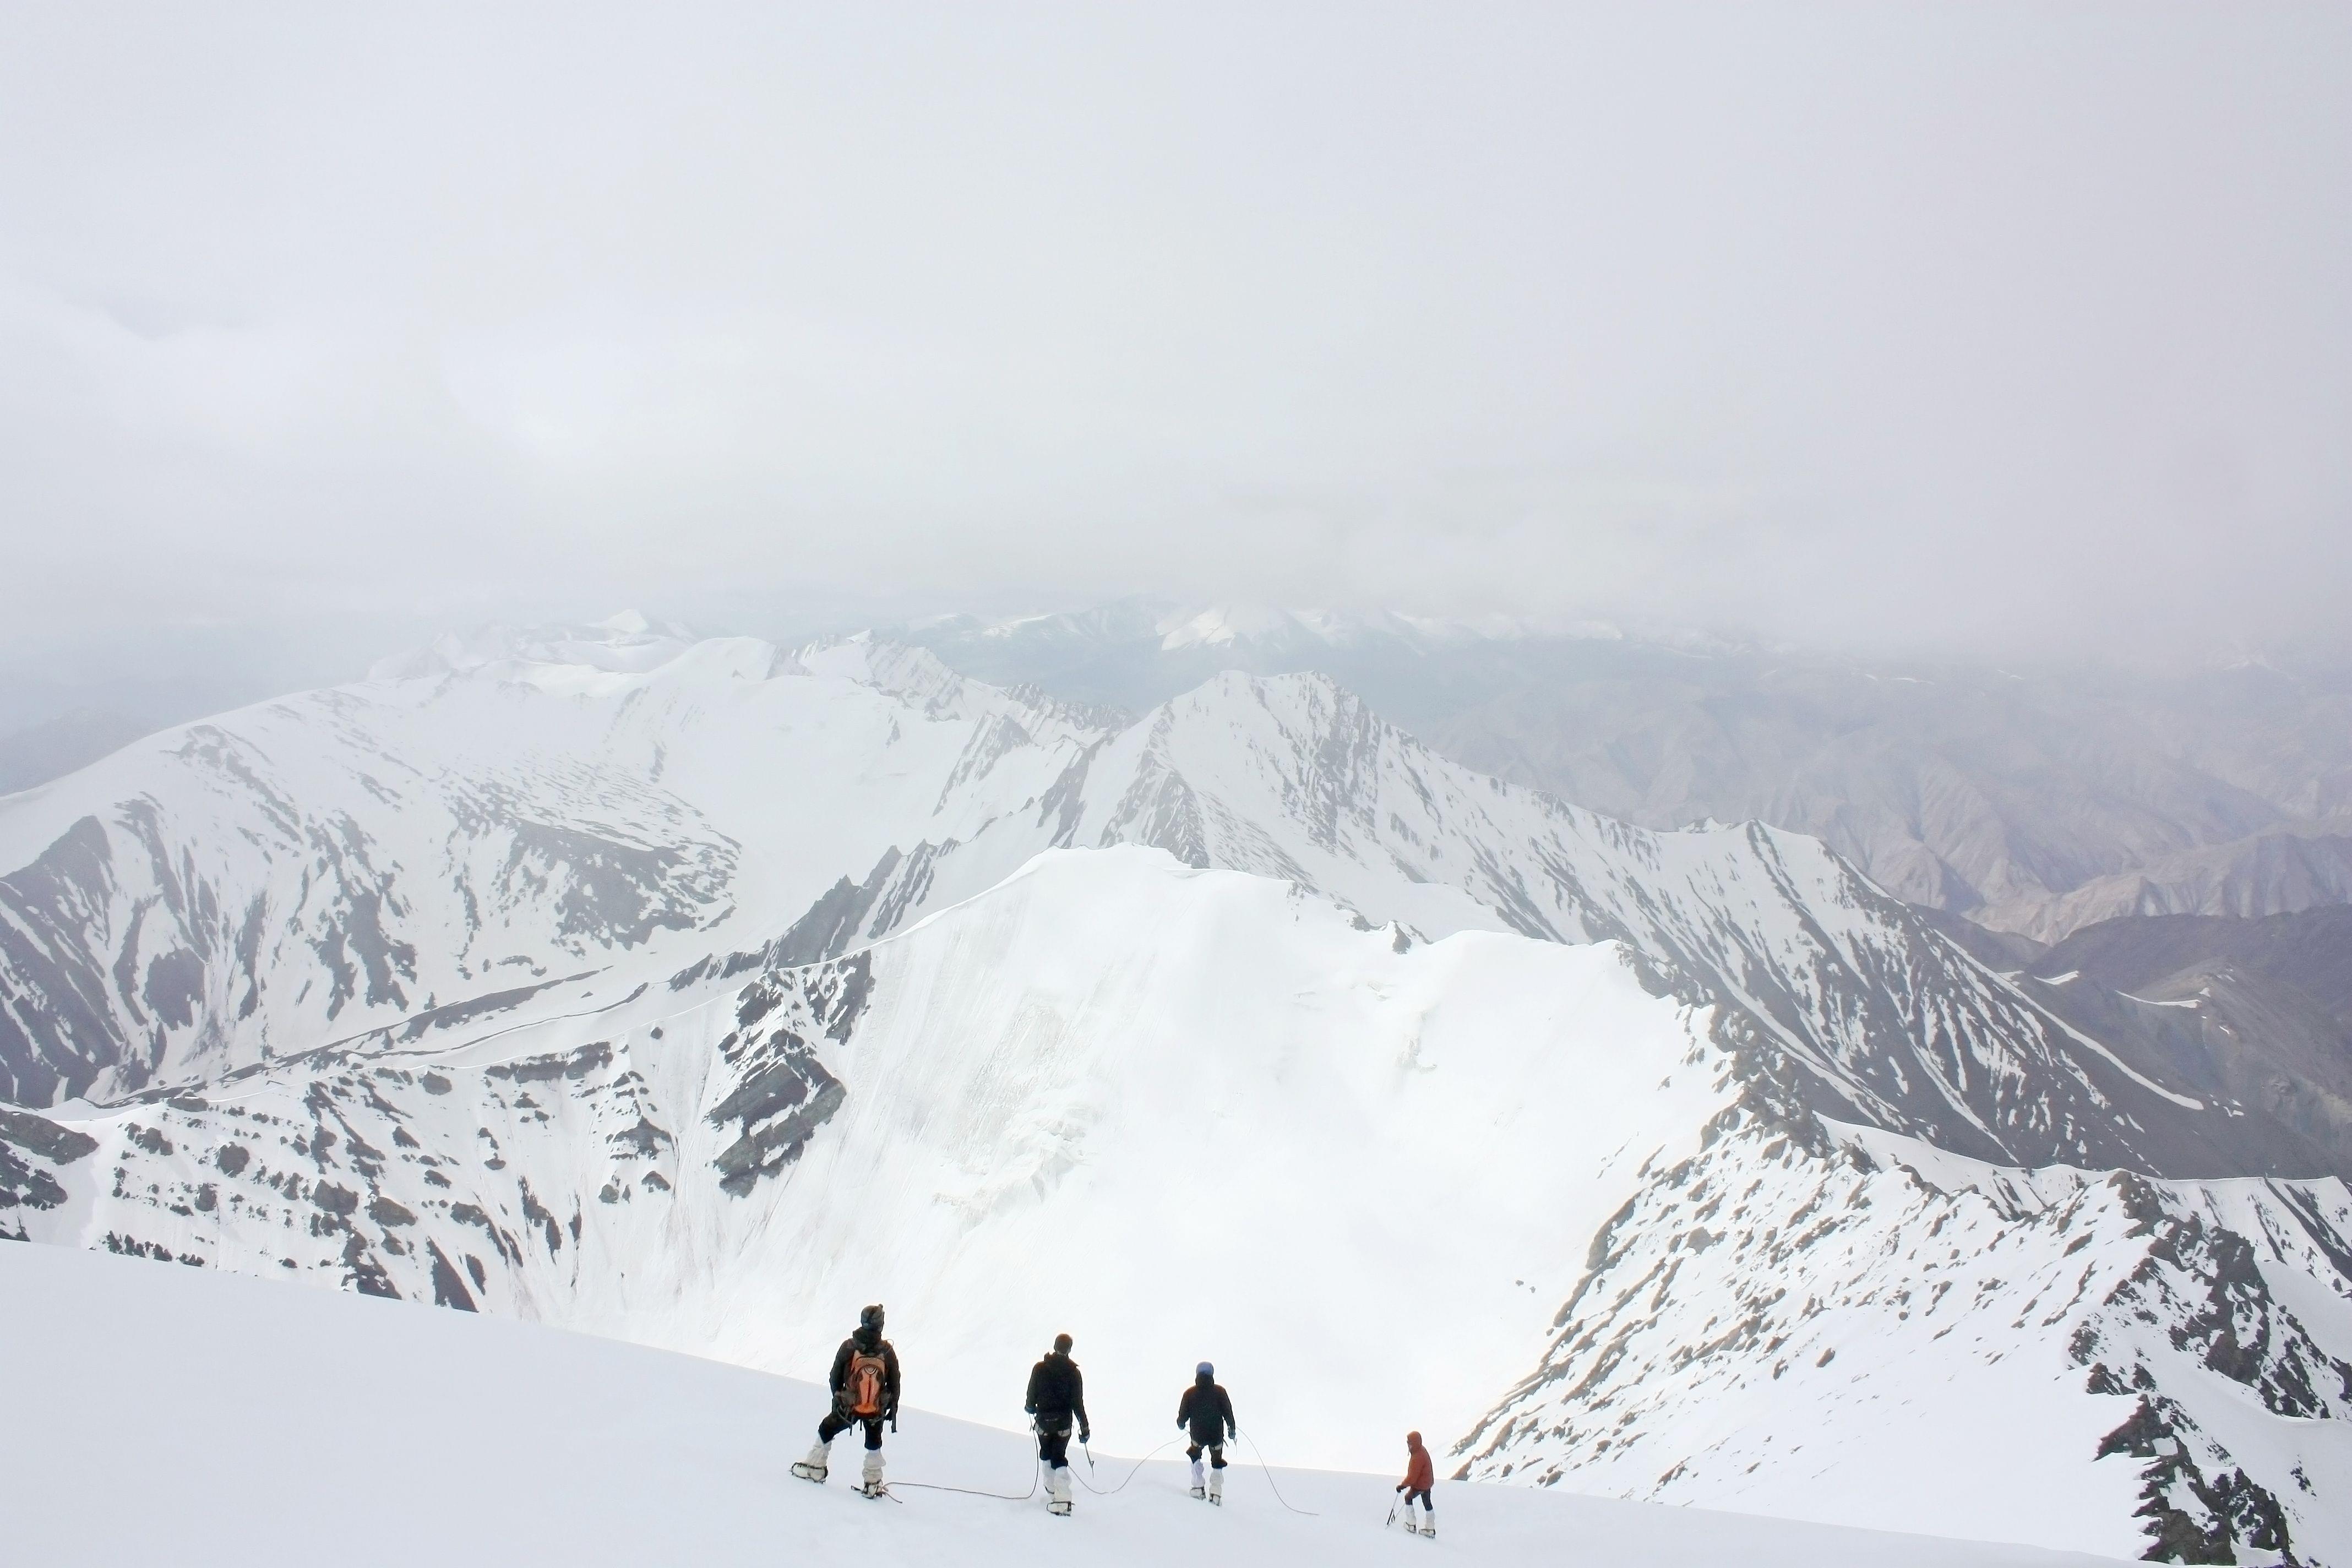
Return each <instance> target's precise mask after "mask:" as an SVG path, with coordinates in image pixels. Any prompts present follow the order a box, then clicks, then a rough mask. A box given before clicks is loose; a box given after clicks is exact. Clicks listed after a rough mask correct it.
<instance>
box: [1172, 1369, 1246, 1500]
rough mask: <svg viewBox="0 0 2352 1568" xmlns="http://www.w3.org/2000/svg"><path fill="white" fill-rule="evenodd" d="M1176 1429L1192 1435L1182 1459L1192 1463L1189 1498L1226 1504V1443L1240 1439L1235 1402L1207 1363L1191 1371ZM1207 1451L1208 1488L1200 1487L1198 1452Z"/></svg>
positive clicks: (1200, 1475) (1179, 1404)
mask: <svg viewBox="0 0 2352 1568" xmlns="http://www.w3.org/2000/svg"><path fill="white" fill-rule="evenodd" d="M1176 1425H1177V1426H1181V1427H1183V1428H1185V1430H1186V1431H1188V1432H1189V1433H1190V1434H1191V1435H1192V1444H1191V1446H1190V1447H1187V1448H1186V1449H1185V1450H1184V1457H1185V1458H1188V1459H1190V1460H1192V1495H1193V1496H1194V1497H1196V1498H1200V1497H1204V1498H1206V1499H1208V1500H1209V1501H1211V1502H1213V1503H1223V1501H1224V1500H1225V1443H1226V1440H1227V1439H1228V1438H1230V1437H1234V1436H1240V1435H1241V1426H1239V1425H1238V1424H1237V1423H1236V1422H1235V1421H1234V1402H1233V1400H1232V1399H1231V1398H1229V1397H1228V1396H1227V1395H1226V1394H1225V1391H1224V1390H1223V1388H1221V1387H1219V1386H1218V1384H1217V1369H1216V1368H1215V1367H1213V1366H1212V1365H1210V1364H1209V1363H1207V1362H1202V1363H1201V1364H1200V1365H1199V1366H1197V1367H1195V1368H1193V1375H1192V1387H1190V1388H1188V1389H1186V1390H1185V1391H1184V1397H1183V1398H1182V1399H1181V1400H1180V1401H1179V1402H1178V1403H1177V1405H1176ZM1204 1448H1205V1449H1207V1450H1208V1454H1209V1471H1208V1475H1207V1477H1206V1480H1207V1483H1208V1484H1207V1486H1206V1487H1205V1488H1203V1486H1202V1479H1203V1478H1202V1474H1201V1451H1202V1449H1204Z"/></svg>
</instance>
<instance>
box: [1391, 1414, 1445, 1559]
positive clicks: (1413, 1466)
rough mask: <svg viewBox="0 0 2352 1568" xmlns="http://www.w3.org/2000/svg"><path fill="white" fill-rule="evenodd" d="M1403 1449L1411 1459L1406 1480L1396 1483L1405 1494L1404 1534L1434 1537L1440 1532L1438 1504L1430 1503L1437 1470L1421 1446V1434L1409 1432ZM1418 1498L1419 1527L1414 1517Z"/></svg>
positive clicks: (1405, 1469) (1407, 1467)
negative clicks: (1413, 1511)
mask: <svg viewBox="0 0 2352 1568" xmlns="http://www.w3.org/2000/svg"><path fill="white" fill-rule="evenodd" d="M1404 1446H1405V1451H1406V1452H1407V1453H1408V1454H1410V1455H1411V1456H1412V1458H1409V1459H1407V1460H1406V1461H1405V1467H1404V1479H1402V1480H1401V1481H1399V1482H1398V1483H1397V1487H1396V1489H1397V1490H1399V1491H1401V1492H1402V1493H1404V1528H1405V1533H1406V1534H1408V1535H1411V1534H1413V1533H1416V1532H1418V1533H1420V1534H1423V1535H1429V1536H1434V1535H1435V1534H1436V1533H1437V1505H1436V1504H1435V1503H1433V1502H1432V1501H1430V1500H1429V1489H1430V1488H1431V1487H1432V1486H1433V1485H1434V1484H1435V1483H1436V1480H1437V1469H1436V1467H1435V1466H1433V1465H1432V1464H1431V1463H1430V1462H1429V1450H1428V1449H1426V1448H1424V1447H1422V1446H1421V1434H1420V1433H1418V1432H1408V1433H1406V1434H1405V1435H1404ZM1416 1498H1418V1499H1419V1500H1421V1516H1422V1517H1421V1522H1420V1523H1419V1524H1415V1523H1414V1522H1413V1518H1412V1505H1413V1500H1414V1499H1416Z"/></svg>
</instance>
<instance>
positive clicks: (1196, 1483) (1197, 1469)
mask: <svg viewBox="0 0 2352 1568" xmlns="http://www.w3.org/2000/svg"><path fill="white" fill-rule="evenodd" d="M1192 1495H1193V1496H1194V1497H1196V1498H1204V1497H1207V1496H1208V1495H1209V1493H1208V1491H1207V1489H1205V1488H1203V1487H1202V1485H1201V1461H1200V1460H1198V1459H1195V1460H1193V1461H1192Z"/></svg>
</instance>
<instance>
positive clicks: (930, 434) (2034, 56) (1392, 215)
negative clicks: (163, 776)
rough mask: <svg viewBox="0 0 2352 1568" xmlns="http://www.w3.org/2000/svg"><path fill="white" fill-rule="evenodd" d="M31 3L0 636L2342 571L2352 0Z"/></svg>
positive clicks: (1888, 616) (1964, 590) (1625, 610)
mask: <svg viewBox="0 0 2352 1568" xmlns="http://www.w3.org/2000/svg"><path fill="white" fill-rule="evenodd" d="M481 9H482V8H478V7H473V6H462V7H452V8H449V9H446V10H442V11H437V12H436V11H428V10H426V9H425V8H421V7H416V6H410V5H398V6H369V7H362V6H353V5H334V6H315V5H299V6H296V5H289V6H286V7H282V8H259V7H235V6H201V7H199V6H163V5H153V6H116V5H57V6H31V5H24V6H14V7H10V8H8V9H7V10H6V11H5V13H0V543H4V544H5V557H4V558H0V568H5V569H0V616H5V626H6V628H7V634H8V637H10V638H11V639H13V643H14V645H16V646H26V645H31V644H41V645H45V646H64V645H66V644H68V643H70V642H73V641H76V640H79V639H80V638H83V637H88V636H91V635H110V633H111V632H112V631H113V630H114V629H116V628H120V627H125V626H142V627H150V628H152V627H154V626H180V625H185V624H192V623H196V624H211V625H229V626H243V625H248V624H267V623H269V622H271V621H272V620H273V619H282V620H287V621H294V620H311V621H316V620H319V619H320V618H329V619H341V618H343V617H349V618H350V624H352V625H355V626H356V625H362V624H374V623H376V622H379V621H383V620H386V619H397V618H400V617H407V616H415V617H422V618H425V619H446V620H456V621H463V620H468V619H476V618H482V617H485V616H520V615H549V616H567V615H581V616H586V615H593V614H602V613H604V611H606V610H608V609H610V608H612V607H614V606H616V605H621V604H625V603H627V604H642V605H645V607H646V608H647V609H648V610H651V611H654V612H656V613H667V614H670V615H673V616H687V617H702V618H705V619H713V618H715V619H717V620H720V621H726V620H734V621H737V622H739V623H740V622H747V621H751V622H756V621H760V620H761V619H763V618H765V619H775V618H778V617H788V616H789V615H790V614H791V613H793V612H791V611H790V609H789V608H788V607H789V606H802V607H803V608H805V607H812V606H814V607H823V608H825V609H827V610H828V611H830V610H833V609H839V610H841V611H842V612H843V613H863V611H864V610H865V609H866V607H869V606H870V607H871V608H872V609H873V611H874V612H875V613H877V614H886V613H887V614H897V613H908V612H916V611H924V610H930V609H938V608H948V607H959V606H972V607H977V608H982V609H987V610H999V611H1007V610H1017V609H1024V608H1030V607H1038V608H1049V607H1066V606H1070V605H1077V604H1083V603H1086V602H1089V601H1091V600H1094V599H1097V598H1100V597H1107V596H1109V595H1117V594H1122V593H1129V592H1137V591H1152V590H1158V591H1164V592H1169V593H1173V594H1177V595H1187V596H1192V595H1200V596H1210V597H1223V598H1239V599H1248V600H1258V601H1270V602H1276V603H1286V604H1294V605H1396V606H1399V607H1402V608H1406V609H1412V610H1420V611H1427V612H1434V613H1467V612H1486V611H1506V612H1515V613H1543V612H1561V611H1566V612H1573V613H1588V614H1589V613H1596V612H1597V613H1601V614H1613V615H1621V616H1664V617H1667V618H1671V619H1675V620H1678V621H1683V622H1686V623H1694V624H1700V625H1738V626H1755V627H1759V628H1762V629H1765V630H1769V631H1773V632H1777V633H1780V634H1781V635H1787V636H1792V637H1803V638H1807V639H1810V640H1818V641H1831V642H1855V643H1864V644H1870V643H1888V642H1893V643H1903V644H1912V645H1918V646H1929V645H1936V646H1943V645H1950V644H1960V645H1966V646H1971V647H1981V648H1987V649H1992V650H1996V651H2006V650H2012V649H2043V648H2048V647H2053V646H2058V647H2090V648H2100V649H2123V648H2144V649H2155V650H2160V649H2163V648H2166V647H2174V646H2178V645H2179V644H2180V643H2181V642H2182V640H2183V639H2184V638H2188V639H2194V640H2198V641H2200V643H2201V642H2206V641H2210V642H2215V643H2226V642H2229V641H2231V640H2233V639H2235V640H2242V639H2262V638H2267V637H2274V636H2281V635H2294V634H2316V633H2325V632H2326V631H2328V630H2330V629H2331V628H2333V627H2334V626H2336V625H2337V623H2338V622H2339V621H2341V620H2342V619H2344V618H2345V600H2346V598H2347V594H2352V7H2347V6H2345V5H2322V6H2313V7H2308V8H2305V7H2296V6H2292V5H2259V6H2247V5H2210V6H2204V7H2199V8H2188V9H2184V8H2173V7H2167V6H2161V5H2146V4H2139V3H2134V4H2129V5H2117V6H2112V7H2103V6H2095V5H2077V4H2064V5H2030V6H2019V7H2009V6H2000V5H1965V6H1962V5H1954V6H1948V7H1940V8H1912V7H1898V6H1895V5H1878V4H1873V5H1857V6H1852V7H1764V6H1751V5H1741V6H1737V7H1731V8H1726V9H1700V10H1674V9H1666V8H1661V7H1656V6H1642V7H1632V6H1617V5H1612V6H1596V7H1590V8H1587V7H1575V6H1568V5H1543V6H1511V5H1454V4H1447V5H1434V4H1433V5H1425V6H1418V7H1409V8H1378V7H1368V6H1362V5H1345V6H1343V5H1322V6H1307V5H1266V4H1251V5H1242V6H1235V7H1233V8H1230V9H1221V8H1219V7H1215V6H1212V5H1203V4H1199V3H1197V0H1189V3H1186V4H1182V5H1168V6H1165V7H1144V6H1137V5H1087V6H1071V7H1068V8H1066V9H1034V8H1029V7H1025V6H1013V5H955V6H947V7H941V8H939V9H936V10H934V9H928V8H919V7H908V6H890V5H868V4H863V3H860V4H841V5H833V6H829V7H825V8H822V9H802V8H792V7H785V6H779V5H749V6H743V7H740V8H734V9H701V8H692V7H687V8H681V7H676V6H667V5H663V6H646V5H638V6H631V7H627V8H624V9H617V10H614V11H612V12H609V13H606V14H604V15H602V16H598V17H595V18H594V19H593V20H591V19H590V17H591V14H590V13H589V12H586V11H583V10H582V9H581V8H580V7H577V6H571V5H567V6H563V7H560V8H556V9H551V10H548V11H545V12H541V13H537V14H532V13H530V12H526V11H523V10H520V9H518V8H513V7H501V8H498V9H499V14H498V15H497V16H486V15H481V14H478V12H479V11H480V10H481Z"/></svg>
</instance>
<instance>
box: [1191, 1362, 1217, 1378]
mask: <svg viewBox="0 0 2352 1568" xmlns="http://www.w3.org/2000/svg"><path fill="white" fill-rule="evenodd" d="M1192 1371H1193V1373H1194V1374H1195V1375H1197V1376H1201V1377H1214V1376H1216V1375H1217V1369H1216V1368H1215V1367H1213V1366H1211V1365H1210V1364H1209V1363H1207V1362H1202V1363H1201V1364H1200V1365H1198V1366H1196V1367H1194V1368H1193V1369H1192Z"/></svg>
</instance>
